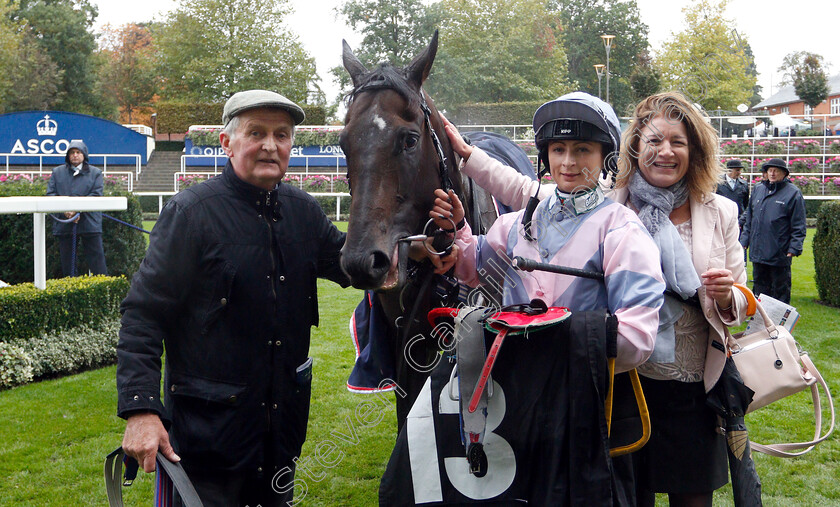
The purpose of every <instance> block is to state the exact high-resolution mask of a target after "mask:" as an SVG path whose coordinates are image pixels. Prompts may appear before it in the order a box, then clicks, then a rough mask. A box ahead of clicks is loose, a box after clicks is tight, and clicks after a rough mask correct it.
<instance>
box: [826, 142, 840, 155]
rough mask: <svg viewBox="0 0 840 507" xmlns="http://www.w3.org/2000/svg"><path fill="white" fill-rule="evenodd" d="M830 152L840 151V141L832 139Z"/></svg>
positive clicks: (829, 146) (829, 147)
mask: <svg viewBox="0 0 840 507" xmlns="http://www.w3.org/2000/svg"><path fill="white" fill-rule="evenodd" d="M828 152H829V153H840V141H831V144H829V145H828Z"/></svg>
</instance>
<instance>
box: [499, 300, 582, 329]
mask: <svg viewBox="0 0 840 507" xmlns="http://www.w3.org/2000/svg"><path fill="white" fill-rule="evenodd" d="M570 315H572V311H571V310H569V309H568V308H565V307H561V306H552V307H549V308H548V310H547V311H545V312H544V313H538V314H535V315H531V314H528V313H525V312H496V313H494V314H493V315H491V316H489V317H487V327H488V328H489V329H491V330H492V331H501V330H502V329H505V328H507V329H510V332H512V333H521V332H523V331H528V330H531V331H535V330H537V329H542V328H545V327H549V326H552V325H554V324H559V323H560V322H563V321H564V320H566V319H568V318H569V316H570Z"/></svg>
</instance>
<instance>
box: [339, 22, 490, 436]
mask: <svg viewBox="0 0 840 507" xmlns="http://www.w3.org/2000/svg"><path fill="white" fill-rule="evenodd" d="M437 44H438V34H437V32H435V34H434V36H433V37H432V40H431V42H430V43H429V45H428V46H427V47H426V48H425V49H424V50H423V51H422V52H421V53H420V54H419V55H417V56H416V57H415V58H414V59H413V60H412V61H411V63H410V64H408V65H407V66H406V67H404V68H398V67H394V66H392V65H390V64H379V65H378V66H377V67H375V68H373V69H372V70H368V69H367V68H366V67H365V66H364V65H363V64H362V63H361V62H360V61H359V59H358V58H357V57H356V56H355V55H354V54H353V52H352V50H351V49H350V47H349V46H348V45H347V43H346V42H345V43H344V51H343V61H344V67H345V68H346V69H347V71H348V72H349V73H350V77H351V78H352V80H353V86H354V90H353V91H352V93H351V94H350V100H349V104H348V108H347V116H346V118H345V127H344V130H343V131H342V133H341V139H340V144H341V148H342V150H344V154H345V157H346V159H347V173H348V180H349V182H350V191H351V193H352V196H353V200H352V204H351V206H350V222H349V226H348V231H347V241H346V243H345V245H344V248H343V249H342V256H341V266H342V268H343V269H344V270H345V272H346V273H347V274H348V275H349V276H350V278H351V280H352V282H353V285H354V286H355V287H357V288H361V289H368V290H375V291H376V297H377V298H378V299H379V301H380V302H381V304H382V308H383V310H384V313H385V316H386V318H387V321H388V337H387V340H388V342H389V344H390V345H389V346H390V347H393V350H392V357H393V359H394V362H395V372H396V378H395V379H393V380H395V381H396V383H397V385H398V389H397V394H398V396H397V420H398V423H399V425H400V426H402V422H403V421H404V420H405V417H406V415H407V414H408V411H409V409H410V408H411V405H412V404H413V402H414V400H415V398H416V397H417V394H418V393H419V392H420V389H421V387H422V386H423V383H424V382H425V379H426V377H427V376H428V372H429V370H430V368H428V369H426V368H423V366H424V365H430V364H433V363H434V361H435V360H436V358H437V357H438V356H437V353H438V351H439V346H438V344H437V341H436V340H435V339H433V338H432V337H431V336H430V330H431V328H430V326H429V325H428V324H427V322H426V313H427V312H428V310H429V309H430V308H431V307H432V305H433V301H432V295H431V293H432V292H433V291H432V290H431V283H430V281H429V280H430V279H431V275H432V269H431V266H430V264H429V263H428V262H426V263H425V264H419V265H414V266H412V273H413V276H411V275H406V273H405V272H404V271H405V270H406V265H405V262H404V261H403V262H401V261H400V259H399V257H400V255H398V251H399V250H400V248H398V245H400V244H401V240H404V239H405V238H407V237H410V236H414V235H417V234H420V233H422V232H423V231H424V225H425V224H426V222H427V220H428V213H429V210H431V209H432V206H433V202H434V190H435V189H437V188H451V189H452V190H454V191H455V193H456V194H458V195H459V197H460V198H461V200H462V202H464V203H465V208H466V210H467V217H466V218H467V220H468V221H469V222H470V224H471V225H472V226H473V229H474V230H475V231H477V233H478V232H481V231H483V230H484V229H485V227H489V225H490V223H492V220H495V211H494V208H493V204H492V199H491V198H490V196H489V194H487V193H486V192H484V191H483V190H480V187H476V190H477V191H480V193H475V192H465V188H467V187H468V186H470V185H471V182H468V181H467V180H466V178H465V177H464V178H463V179H462V175H461V174H460V172H459V170H458V165H457V163H456V159H455V154H454V153H453V151H452V148H451V146H450V144H449V140H448V138H447V136H446V132H445V131H444V128H443V124H442V123H441V121H440V118H439V116H438V112H437V110H436V109H435V106H434V103H433V102H432V100H431V98H430V97H429V96H428V95H426V93H425V92H424V91H423V89H422V85H423V82H424V81H425V80H426V78H427V77H428V76H429V72H430V71H431V68H432V62H433V61H434V58H435V53H436V51H437ZM479 201H481V205H480V206H479ZM474 210H490V211H491V213H484V212H477V211H474ZM474 215H482V216H484V215H487V217H486V218H492V219H491V220H489V223H484V224H482V223H481V222H480V221H479V220H475V219H474Z"/></svg>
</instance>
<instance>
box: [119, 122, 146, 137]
mask: <svg viewBox="0 0 840 507" xmlns="http://www.w3.org/2000/svg"><path fill="white" fill-rule="evenodd" d="M123 127H125V128H129V129H131V130H133V131H135V132H137V133H138V134H143V135H144V136H151V135H152V134H153V133H152V127H149V126H147V125H139V124H133V123H127V124H124V125H123Z"/></svg>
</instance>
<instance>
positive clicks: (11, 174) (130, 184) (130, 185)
mask: <svg viewBox="0 0 840 507" xmlns="http://www.w3.org/2000/svg"><path fill="white" fill-rule="evenodd" d="M50 174H52V170H50V171H43V170H39V169H30V170H23V171H9V170H7V171H5V172H3V173H2V174H0V176H6V177H7V178H15V177H16V176H29V177H35V176H37V177H43V176H46V175H50ZM102 175H103V176H104V177H108V176H122V177H124V178H126V180H125V184H126V185H125V186H126V188H125V189H126V190H127V191H129V192H133V191H134V173H133V172H131V171H110V170H109V171H104V170H103V171H102Z"/></svg>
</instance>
